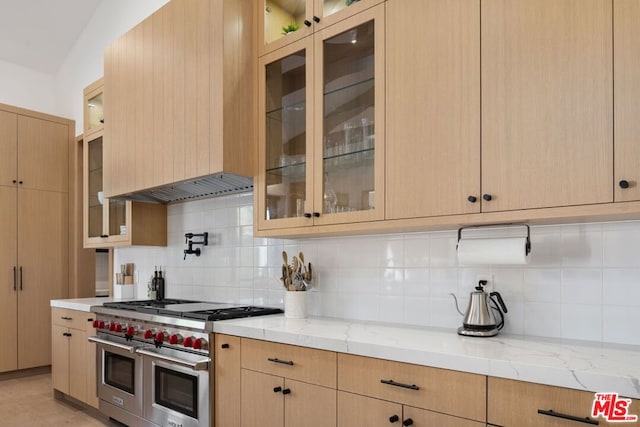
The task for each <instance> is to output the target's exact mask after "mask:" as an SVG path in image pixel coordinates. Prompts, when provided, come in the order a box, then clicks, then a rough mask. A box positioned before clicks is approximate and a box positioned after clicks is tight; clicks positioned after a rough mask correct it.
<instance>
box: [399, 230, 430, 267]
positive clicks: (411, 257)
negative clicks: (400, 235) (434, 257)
mask: <svg viewBox="0 0 640 427" xmlns="http://www.w3.org/2000/svg"><path fill="white" fill-rule="evenodd" d="M419 236H420V237H419V238H418V237H413V238H405V239H404V241H403V243H402V244H403V248H402V254H403V257H404V262H403V264H402V265H403V266H404V267H428V266H429V239H428V238H427V237H424V235H423V234H420V235H419Z"/></svg>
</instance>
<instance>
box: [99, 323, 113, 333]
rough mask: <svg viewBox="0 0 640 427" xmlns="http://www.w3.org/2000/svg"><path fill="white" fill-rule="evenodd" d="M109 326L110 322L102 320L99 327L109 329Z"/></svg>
mask: <svg viewBox="0 0 640 427" xmlns="http://www.w3.org/2000/svg"><path fill="white" fill-rule="evenodd" d="M110 328H111V322H103V323H101V324H100V329H106V330H107V331H109V330H110Z"/></svg>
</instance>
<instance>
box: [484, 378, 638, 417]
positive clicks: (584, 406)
mask: <svg viewBox="0 0 640 427" xmlns="http://www.w3.org/2000/svg"><path fill="white" fill-rule="evenodd" d="M487 389H488V395H487V397H488V400H487V422H489V423H491V424H496V425H500V426H503V427H516V426H517V427H534V426H535V427H566V426H569V425H573V424H576V423H575V422H574V421H568V420H565V419H562V418H556V417H551V416H548V415H543V414H538V410H539V409H542V410H552V411H554V412H556V413H560V414H565V415H570V416H574V417H578V418H586V417H589V416H590V414H591V407H592V405H593V399H594V393H592V392H587V391H580V390H571V389H567V388H562V387H552V386H547V385H542V384H533V383H527V382H523V381H515V380H507V379H502V378H493V377H489V378H488V387H487ZM630 407H631V408H633V410H635V411H636V412H632V413H634V414H637V411H638V408H640V402H639V401H638V400H633V401H632V403H631V405H630ZM598 422H599V425H620V424H619V423H609V422H607V421H606V420H604V419H602V418H598ZM624 425H629V426H639V425H640V422H631V423H624Z"/></svg>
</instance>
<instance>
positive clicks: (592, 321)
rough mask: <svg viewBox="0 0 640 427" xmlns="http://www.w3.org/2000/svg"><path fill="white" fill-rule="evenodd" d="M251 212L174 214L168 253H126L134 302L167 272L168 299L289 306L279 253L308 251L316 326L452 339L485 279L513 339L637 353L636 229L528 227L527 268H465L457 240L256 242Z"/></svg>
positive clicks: (212, 203)
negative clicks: (321, 319) (398, 329)
mask: <svg viewBox="0 0 640 427" xmlns="http://www.w3.org/2000/svg"><path fill="white" fill-rule="evenodd" d="M252 204H253V196H252V194H251V193H245V194H240V195H237V194H236V195H230V196H226V197H220V198H214V199H207V200H201V201H195V202H189V203H182V204H176V205H170V206H169V207H168V224H167V226H168V237H169V244H168V246H167V247H164V248H148V247H131V248H118V249H116V251H115V264H116V266H117V265H119V264H121V263H126V262H134V263H135V264H136V273H137V277H138V280H137V289H136V291H137V292H136V294H137V295H136V297H137V298H144V297H146V289H147V282H148V281H149V279H150V278H151V275H152V274H153V270H154V266H156V265H159V266H162V267H163V270H164V271H165V276H166V283H167V291H166V294H167V296H169V297H175V298H187V299H204V300H215V301H221V302H232V303H239V304H240V303H241V304H256V305H270V306H282V304H283V301H282V298H283V291H282V285H281V284H280V281H279V278H280V275H281V268H280V266H281V264H282V251H283V250H286V251H287V252H288V253H289V256H292V255H294V254H298V253H299V252H300V251H302V252H304V254H305V258H306V260H307V261H310V262H311V263H312V264H313V266H314V267H315V272H316V274H315V278H314V282H315V287H314V289H312V290H311V291H310V292H309V303H308V304H309V313H310V314H311V315H316V316H328V317H342V318H348V319H357V320H364V321H381V322H393V323H400V324H408V325H419V326H421V325H422V326H434V327H447V328H455V327H457V326H459V325H460V324H461V321H462V316H460V315H459V314H458V313H457V311H456V310H455V305H454V302H453V298H452V297H451V296H450V295H449V294H450V293H454V294H456V295H457V296H458V300H459V304H460V308H461V310H463V311H464V310H465V309H466V306H467V303H468V296H469V292H471V291H472V290H473V287H474V286H475V284H476V281H477V280H478V278H480V277H488V278H490V283H489V285H490V290H494V291H498V292H500V294H501V295H502V296H503V298H504V300H505V303H506V305H507V308H508V309H509V312H508V313H507V315H506V326H505V331H506V332H509V333H515V334H524V335H530V336H543V337H562V338H573V339H584V340H590V341H601V342H613V343H628V344H640V335H638V334H637V332H636V330H635V328H634V327H633V325H635V324H637V323H638V321H639V319H638V318H639V317H640V314H639V313H640V221H630V222H618V223H595V224H570V225H552V226H539V227H531V240H532V253H531V257H530V258H531V260H530V263H529V264H528V265H525V266H507V267H505V266H492V265H489V266H478V267H472V268H470V267H464V268H462V267H458V262H457V257H456V250H455V246H456V241H457V230H450V231H438V232H423V233H407V234H401V233H400V234H391V235H375V236H356V237H334V238H314V239H301V240H291V239H287V240H285V239H272V238H254V237H253V225H252V223H253V206H252ZM205 231H206V232H208V233H209V245H208V246H206V247H202V246H196V247H200V248H201V249H202V255H201V256H200V257H196V256H195V255H188V256H187V259H186V260H184V259H183V257H184V253H183V250H184V249H185V248H186V245H185V243H184V234H185V233H187V232H192V233H202V232H205ZM483 232H484V231H483ZM486 232H487V233H488V235H492V234H491V233H498V234H499V233H504V230H494V231H491V230H489V231H486ZM507 234H508V232H507Z"/></svg>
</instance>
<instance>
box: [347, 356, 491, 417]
mask: <svg viewBox="0 0 640 427" xmlns="http://www.w3.org/2000/svg"><path fill="white" fill-rule="evenodd" d="M383 381H385V382H388V383H391V384H388V383H383ZM403 385H404V386H403ZM409 387H411V388H409ZM338 389H339V390H344V391H349V392H352V393H357V394H362V395H365V396H371V397H375V398H378V399H383V400H388V401H392V402H397V403H402V404H405V405H410V406H413V407H416V408H421V409H429V410H432V411H437V412H442V413H445V414H451V415H456V416H459V417H463V418H469V419H473V420H479V421H485V420H486V396H487V393H486V377H485V376H484V375H477V374H468V373H464V372H457V371H449V370H446V369H438V368H430V367H425V366H419V365H411V364H408V363H400V362H392V361H388V360H382V359H373V358H369V357H362V356H353V355H349V354H339V355H338Z"/></svg>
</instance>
